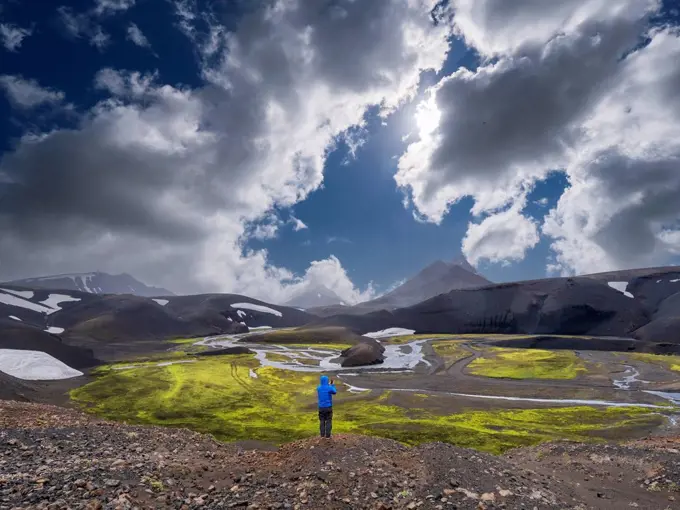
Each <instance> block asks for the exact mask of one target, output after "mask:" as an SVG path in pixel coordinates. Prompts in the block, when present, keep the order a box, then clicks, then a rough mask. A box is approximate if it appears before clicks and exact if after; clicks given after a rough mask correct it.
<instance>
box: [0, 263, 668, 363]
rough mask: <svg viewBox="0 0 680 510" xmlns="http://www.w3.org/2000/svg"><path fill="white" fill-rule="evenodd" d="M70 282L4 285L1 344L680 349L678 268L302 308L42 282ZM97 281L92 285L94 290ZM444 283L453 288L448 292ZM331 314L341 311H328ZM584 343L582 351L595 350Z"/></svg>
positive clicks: (459, 276) (85, 358)
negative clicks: (377, 341)
mask: <svg viewBox="0 0 680 510" xmlns="http://www.w3.org/2000/svg"><path fill="white" fill-rule="evenodd" d="M72 276H73V275H69V276H67V277H63V278H61V280H59V279H56V278H55V279H53V280H44V279H31V280H23V281H22V283H23V285H21V286H19V285H17V284H16V283H11V284H9V283H8V284H0V349H3V348H4V349H23V350H31V351H41V352H45V353H48V354H50V355H51V356H53V357H55V358H57V359H58V360H60V361H62V362H64V363H66V364H67V365H69V366H70V367H73V368H77V369H81V368H86V367H88V366H92V365H95V364H97V363H99V360H106V361H108V360H113V359H120V358H121V357H125V356H127V355H130V354H139V353H146V352H153V351H156V350H159V349H162V350H164V349H167V343H166V342H167V340H168V339H175V338H189V337H192V338H193V337H201V336H209V335H218V334H235V333H241V332H247V331H249V330H250V329H252V328H260V327H272V328H290V327H304V328H306V330H309V331H310V334H313V331H318V328H320V327H331V326H333V327H342V328H345V329H346V330H348V331H351V332H352V333H354V334H359V335H364V334H366V333H370V332H376V331H381V330H385V329H389V328H404V329H409V330H415V331H416V332H417V333H457V334H466V333H478V334H499V333H500V334H524V335H548V336H551V335H552V336H551V337H550V338H552V340H551V341H553V340H554V341H557V342H558V343H559V342H563V341H562V340H560V339H559V338H558V339H556V337H555V335H582V336H585V337H588V338H590V337H617V338H616V339H615V340H612V341H615V342H618V343H617V344H616V346H618V347H617V348H618V349H623V350H631V349H632V350H640V351H647V352H671V351H672V352H676V351H678V350H679V349H680V267H663V268H649V269H635V270H627V271H616V272H609V273H600V274H593V275H584V276H579V277H570V278H546V279H541V280H531V281H522V282H510V283H501V284H493V283H491V282H489V281H488V280H486V279H485V278H484V277H482V276H480V275H478V274H476V273H475V272H474V270H471V268H466V267H465V265H464V264H462V263H461V262H450V263H443V262H437V263H434V264H432V265H430V266H428V267H427V268H425V269H424V270H422V271H421V272H419V273H418V274H417V275H416V276H414V277H413V278H411V279H410V280H409V281H407V282H405V283H404V284H403V285H401V286H400V287H398V288H397V289H395V290H394V291H392V292H390V293H388V294H386V295H385V296H382V297H380V298H378V299H375V300H373V301H369V302H366V303H362V304H359V305H355V306H351V307H349V306H342V305H338V306H336V307H326V308H323V307H321V308H308V309H307V310H304V311H303V310H300V309H299V307H290V306H281V305H276V304H271V303H266V302H263V301H259V300H256V299H252V298H250V297H248V296H242V295H236V294H199V295H189V296H173V295H165V296H164V297H152V298H150V297H145V296H136V295H133V294H131V293H127V294H124V295H120V294H98V293H93V292H84V291H82V290H72V287H71V288H70V289H69V288H67V289H63V288H61V289H52V288H44V287H43V285H44V284H45V282H46V281H47V282H50V284H54V282H55V281H62V282H65V283H68V282H71V285H76V286H77V285H78V283H79V284H81V285H83V284H84V282H83V281H81V280H80V276H81V275H77V277H73V278H72ZM95 281H96V280H94V279H93V280H86V281H85V283H87V286H88V288H90V290H92V287H91V286H90V282H93V285H94V282H95ZM76 282H77V283H76ZM29 284H31V285H30V286H29ZM142 285H143V284H142ZM447 285H448V286H451V285H453V286H458V288H453V289H450V288H449V290H448V291H447V290H444V291H442V289H445V288H446V286H447ZM96 287H97V288H98V289H99V288H101V287H100V286H98V285H96ZM144 288H146V289H149V287H146V286H145V287H142V289H144ZM428 295H433V296H432V297H429V298H427V299H424V300H422V301H419V302H416V303H415V304H408V305H407V306H399V303H410V302H412V301H415V300H417V299H420V298H421V297H423V296H428ZM322 296H323V294H322ZM298 297H299V298H300V299H301V297H300V296H298ZM303 297H304V296H303ZM312 297H313V296H312ZM332 308H339V311H338V312H336V313H333V314H331V313H329V311H330V309H332ZM588 338H584V339H582V340H581V341H582V342H585V343H586V344H588V345H584V346H581V347H579V348H584V349H585V348H587V347H588V346H590V348H595V343H594V340H592V339H591V340H589V339H588ZM569 341H570V342H572V343H573V340H569ZM563 343H564V342H563ZM570 345H571V344H570ZM612 345H614V344H612ZM570 348H574V347H573V345H572V346H571V347H570ZM614 350H616V349H614Z"/></svg>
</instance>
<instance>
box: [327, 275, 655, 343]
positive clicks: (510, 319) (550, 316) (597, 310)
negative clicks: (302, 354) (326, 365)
mask: <svg viewBox="0 0 680 510" xmlns="http://www.w3.org/2000/svg"><path fill="white" fill-rule="evenodd" d="M318 322H319V323H320V324H325V325H339V326H346V327H348V328H350V329H352V330H354V331H356V332H359V333H362V334H363V333H366V332H369V331H379V330H383V329H386V328H390V327H402V328H409V329H415V330H416V331H417V332H418V333H435V332H438V333H519V334H563V335H611V336H625V335H629V334H630V333H632V332H633V331H635V330H636V329H638V328H640V327H642V326H643V325H645V324H647V323H648V322H649V315H648V314H647V312H646V311H645V309H644V307H643V306H642V304H641V303H640V302H639V301H638V300H636V299H634V298H629V297H627V296H625V295H624V294H623V293H621V292H620V291H618V290H615V289H613V288H611V287H610V286H609V285H607V284H606V283H603V282H599V281H596V280H592V279H589V278H549V279H545V280H535V281H530V282H517V283H506V284H498V285H489V286H486V287H483V288H478V289H467V290H454V291H451V292H449V293H447V294H442V295H439V296H437V297H434V298H432V299H429V300H427V301H424V302H422V303H419V304H417V305H414V306H410V307H406V308H400V309H397V310H392V311H379V312H373V313H370V314H366V315H361V316H356V315H354V316H352V315H339V316H334V317H328V318H326V319H321V320H320V321H318Z"/></svg>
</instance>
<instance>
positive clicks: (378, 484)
mask: <svg viewBox="0 0 680 510" xmlns="http://www.w3.org/2000/svg"><path fill="white" fill-rule="evenodd" d="M257 446H259V447H260V448H261V449H260V450H253V449H252V448H255V447H257ZM678 446H679V443H678V440H676V439H673V438H668V439H647V440H640V441H636V442H635V443H631V444H626V445H617V444H612V445H609V444H592V445H588V444H579V443H556V444H546V445H540V446H538V447H533V448H522V449H516V450H512V451H510V452H509V453H508V454H506V455H503V456H493V455H489V454H485V453H480V452H476V451H474V450H468V449H464V448H459V447H455V446H451V445H447V444H444V443H433V444H423V445H420V446H417V447H413V448H409V447H406V446H404V445H401V444H399V443H397V442H395V441H391V440H387V439H379V438H372V437H365V436H356V435H336V436H334V437H333V438H332V439H326V440H320V439H317V438H311V439H307V440H302V441H297V442H294V443H289V444H285V445H282V446H281V447H280V448H276V447H274V446H273V445H262V444H259V445H255V444H252V443H251V444H243V443H241V444H224V443H219V442H217V441H215V440H214V439H213V438H211V437H210V436H206V435H202V434H198V433H195V432H190V431H189V430H186V429H171V428H161V427H139V426H130V425H124V424H114V423H107V422H103V421H101V420H98V419H96V418H93V417H91V416H87V415H84V414H82V413H80V412H78V411H75V410H71V409H61V408H58V407H53V406H46V405H40V404H26V403H20V402H2V401H0V459H2V460H0V479H2V480H4V483H3V490H2V499H1V500H0V506H2V505H5V506H7V508H19V507H21V508H43V507H44V508H52V507H54V508H62V507H63V508H66V507H69V508H180V507H182V508H244V509H245V508H249V509H253V510H254V509H282V508H298V507H299V508H310V509H328V510H336V509H338V510H339V509H348V508H355V509H370V510H377V509H383V510H385V509H394V510H400V509H401V510H404V509H408V510H412V509H420V510H441V509H444V508H458V509H461V510H480V509H489V510H490V509H492V508H505V509H507V510H519V509H531V508H540V509H544V510H547V509H560V510H567V509H573V510H586V509H587V510H591V509H597V510H618V509H621V508H640V509H657V508H658V509H664V508H674V507H673V506H672V505H674V503H673V501H675V498H676V497H677V492H674V488H676V487H677V485H676V484H675V482H674V481H675V480H677V479H678V477H679V476H680V471H679V466H678V463H677V448H678Z"/></svg>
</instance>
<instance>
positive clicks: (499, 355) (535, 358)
mask: <svg viewBox="0 0 680 510" xmlns="http://www.w3.org/2000/svg"><path fill="white" fill-rule="evenodd" d="M467 370H468V372H469V373H470V374H473V375H481V376H484V377H499V378H509V379H575V378H576V377H578V376H579V375H580V374H582V373H584V372H586V371H587V368H586V366H585V363H584V362H583V361H582V360H581V359H579V358H578V356H576V354H575V353H574V352H573V351H546V350H542V349H507V348H503V347H492V348H489V349H486V352H485V355H484V356H483V357H481V358H477V359H476V360H474V361H473V362H472V363H470V364H469V365H468V366H467Z"/></svg>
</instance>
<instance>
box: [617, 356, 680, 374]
mask: <svg viewBox="0 0 680 510" xmlns="http://www.w3.org/2000/svg"><path fill="white" fill-rule="evenodd" d="M628 356H630V357H631V359H634V360H637V361H643V362H645V363H651V364H653V365H661V366H663V367H666V368H668V369H669V370H673V371H674V372H680V356H671V355H664V354H645V353H639V352H638V353H631V354H628Z"/></svg>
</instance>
